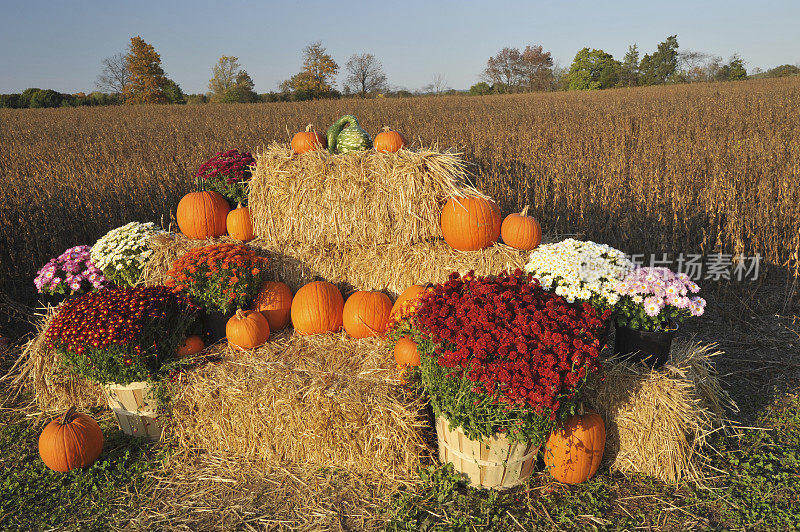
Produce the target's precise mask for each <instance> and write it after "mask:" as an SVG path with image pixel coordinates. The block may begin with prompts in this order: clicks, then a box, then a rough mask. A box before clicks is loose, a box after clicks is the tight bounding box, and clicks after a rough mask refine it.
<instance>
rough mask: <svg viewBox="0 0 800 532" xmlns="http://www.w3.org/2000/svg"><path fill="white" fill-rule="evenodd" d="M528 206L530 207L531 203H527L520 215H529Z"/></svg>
mask: <svg viewBox="0 0 800 532" xmlns="http://www.w3.org/2000/svg"><path fill="white" fill-rule="evenodd" d="M528 207H530V205H525V208H523V209H522V212H521V213H519V215H520V216H527V214H528Z"/></svg>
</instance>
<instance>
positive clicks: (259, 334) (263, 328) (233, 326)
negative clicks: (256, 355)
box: [225, 309, 269, 351]
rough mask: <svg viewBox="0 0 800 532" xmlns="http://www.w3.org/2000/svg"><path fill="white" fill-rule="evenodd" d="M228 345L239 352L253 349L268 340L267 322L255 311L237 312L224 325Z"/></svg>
mask: <svg viewBox="0 0 800 532" xmlns="http://www.w3.org/2000/svg"><path fill="white" fill-rule="evenodd" d="M225 336H226V337H227V338H228V343H229V344H230V345H231V346H232V347H235V348H237V349H239V350H241V351H245V350H247V349H254V348H256V347H258V346H260V345H262V344H263V343H264V342H266V341H267V340H269V322H268V321H267V318H265V317H264V315H263V314H261V313H260V312H258V311H256V310H241V309H239V310H237V311H236V314H234V315H233V316H231V319H229V320H228V323H227V324H226V325H225Z"/></svg>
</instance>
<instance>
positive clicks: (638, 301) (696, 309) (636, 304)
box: [613, 267, 706, 331]
mask: <svg viewBox="0 0 800 532" xmlns="http://www.w3.org/2000/svg"><path fill="white" fill-rule="evenodd" d="M616 289H617V292H618V293H619V295H620V302H619V304H618V305H617V308H616V309H615V310H614V316H613V318H614V321H615V322H616V324H617V325H618V326H623V327H629V328H631V329H636V330H640V331H666V330H669V329H674V328H675V326H676V325H677V324H679V323H680V322H682V321H683V320H684V319H686V318H688V317H691V316H702V315H703V312H705V308H706V300H705V299H703V298H702V297H698V296H695V295H693V294H696V293H698V292H699V291H700V287H699V286H697V283H695V282H694V281H692V280H691V279H689V276H688V275H686V274H685V273H675V272H673V271H672V270H670V269H669V268H652V267H647V268H636V269H635V270H633V271H632V272H630V273H629V274H628V275H626V276H625V278H624V279H622V280H621V281H619V282H618V283H617V284H616Z"/></svg>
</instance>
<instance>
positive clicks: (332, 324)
mask: <svg viewBox="0 0 800 532" xmlns="http://www.w3.org/2000/svg"><path fill="white" fill-rule="evenodd" d="M343 310H344V298H343V297H342V293H341V292H340V291H339V289H338V288H336V286H335V285H333V284H331V283H329V282H327V281H314V282H312V283H309V284H307V285H305V286H303V287H302V288H300V289H299V290H298V291H297V293H296V294H295V295H294V298H293V299H292V311H291V314H292V324H293V325H294V330H295V331H297V333H298V334H321V333H326V332H336V331H338V330H339V329H341V328H342V323H343V321H342V311H343Z"/></svg>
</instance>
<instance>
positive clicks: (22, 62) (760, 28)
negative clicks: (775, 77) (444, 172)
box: [0, 0, 800, 93]
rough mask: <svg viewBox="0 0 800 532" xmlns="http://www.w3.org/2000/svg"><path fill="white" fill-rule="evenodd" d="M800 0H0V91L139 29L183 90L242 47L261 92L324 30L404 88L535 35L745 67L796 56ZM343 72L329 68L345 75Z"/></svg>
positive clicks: (87, 78)
mask: <svg viewBox="0 0 800 532" xmlns="http://www.w3.org/2000/svg"><path fill="white" fill-rule="evenodd" d="M798 23H800V1H796V0H786V1H782V2H778V1H760V2H752V1H749V2H743V1H703V0H694V1H684V0H674V1H671V2H645V1H640V2H628V1H615V2H611V1H608V2H598V1H586V2H584V1H569V2H534V1H530V2H523V1H497V2H488V1H482V2H473V1H462V2H456V1H433V0H430V1H428V2H418V1H415V0H406V1H405V2H398V3H396V4H391V3H388V2H387V3H385V4H384V3H382V2H375V1H374V0H373V1H369V2H367V1H359V2H356V1H346V0H338V1H328V2H319V1H316V0H304V1H302V2H290V1H286V0H283V1H281V2H271V1H270V2H267V1H263V2H246V1H229V2H210V1H197V2H173V1H169V0H164V1H161V2H158V1H150V0H137V1H130V2H114V1H105V2H96V1H91V0H86V1H80V2H66V1H63V0H62V1H44V0H41V1H37V2H28V1H26V2H22V1H10V0H0V51H1V53H0V93H9V92H20V91H22V90H24V89H25V88H27V87H39V88H53V89H56V90H58V91H61V92H68V93H71V92H77V91H85V92H89V91H91V90H94V80H95V79H96V77H97V74H98V73H99V70H100V61H101V60H102V59H103V58H104V57H107V56H110V55H113V54H114V53H116V52H121V51H125V50H126V49H127V46H128V44H129V42H130V37H131V36H134V35H141V36H142V38H144V40H145V41H147V42H149V43H150V44H152V45H153V46H154V47H155V49H156V51H157V52H159V53H160V54H161V60H162V65H163V67H164V70H165V71H166V72H167V74H168V75H169V76H170V77H171V78H172V79H174V80H175V81H177V82H178V84H179V85H180V86H181V87H182V88H183V90H184V92H187V93H195V92H205V91H206V90H207V86H208V79H209V78H210V77H211V67H212V65H213V64H214V63H215V62H216V61H217V59H218V58H219V57H220V56H221V55H223V54H225V55H234V56H238V57H239V61H240V63H241V65H242V66H243V67H244V68H245V69H246V70H247V71H248V73H249V74H250V75H251V77H252V78H253V80H254V81H255V84H256V90H257V91H258V92H268V91H270V90H275V89H276V87H277V84H278V83H279V82H280V81H282V80H284V79H287V78H288V77H290V76H291V75H292V74H294V73H296V72H297V71H299V69H300V65H301V61H302V60H301V55H302V49H303V47H304V46H305V45H307V44H308V43H310V42H312V41H317V40H320V41H322V43H323V45H324V46H325V47H326V48H327V49H328V52H329V53H330V54H331V55H332V56H333V58H334V59H335V60H336V61H337V62H338V63H339V65H340V66H342V67H343V65H344V63H345V62H346V61H347V59H348V57H350V55H352V54H354V53H361V52H370V53H372V54H374V55H375V56H376V57H377V58H378V59H379V60H380V61H381V62H382V63H383V67H384V71H385V72H386V74H387V76H388V78H389V82H390V83H391V84H392V85H393V86H397V87H403V88H407V89H410V90H414V89H417V88H420V87H422V86H424V85H425V84H427V83H428V82H430V81H431V80H432V79H433V77H434V75H435V74H437V73H440V74H442V75H443V76H444V77H445V79H446V80H447V81H448V85H449V86H450V87H453V88H459V89H463V88H468V87H469V86H470V85H472V84H473V83H475V82H477V81H479V79H478V76H479V74H480V72H481V71H482V69H483V68H484V67H485V66H486V60H487V59H488V58H489V56H491V55H494V54H495V53H496V52H497V51H498V50H500V49H501V48H503V47H504V46H513V47H519V48H524V47H525V45H527V44H541V45H542V46H544V48H545V50H550V51H551V52H552V53H553V57H554V59H555V60H556V61H558V62H559V63H560V64H561V65H562V66H569V64H570V62H571V61H572V58H573V57H574V55H575V52H576V51H578V50H579V49H580V48H582V47H584V46H589V47H593V48H602V49H603V50H605V51H606V52H609V53H611V54H613V55H614V56H615V57H617V58H620V59H621V58H622V56H623V55H624V53H625V51H626V50H627V47H628V45H629V44H631V43H637V44H638V45H639V49H640V51H641V53H642V54H644V53H646V52H650V51H652V50H654V49H655V46H656V44H657V43H658V42H659V41H662V40H664V38H665V37H667V36H668V35H673V34H677V35H678V42H679V44H680V48H681V49H682V50H686V49H692V50H699V51H704V52H708V53H712V54H716V55H720V56H722V57H723V58H726V59H727V58H728V57H729V56H730V55H731V54H733V53H734V52H736V53H739V54H740V56H741V57H743V58H744V60H745V61H746V66H747V68H748V69H752V68H753V67H756V66H758V67H762V68H765V69H766V68H770V67H773V66H776V65H780V64H784V63H791V64H796V63H800V30H798ZM343 77H344V76H343V75H342V74H340V75H339V78H338V79H339V80H340V81H341V80H342V79H343Z"/></svg>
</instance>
